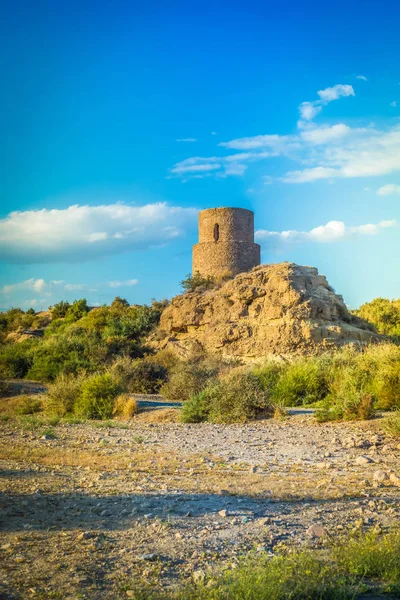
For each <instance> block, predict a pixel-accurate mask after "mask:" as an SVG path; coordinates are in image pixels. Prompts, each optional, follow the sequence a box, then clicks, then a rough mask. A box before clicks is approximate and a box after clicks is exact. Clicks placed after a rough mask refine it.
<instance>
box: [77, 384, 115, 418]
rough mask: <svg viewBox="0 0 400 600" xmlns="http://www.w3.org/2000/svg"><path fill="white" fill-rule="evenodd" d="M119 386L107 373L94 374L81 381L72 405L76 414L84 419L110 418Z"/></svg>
mask: <svg viewBox="0 0 400 600" xmlns="http://www.w3.org/2000/svg"><path fill="white" fill-rule="evenodd" d="M120 392H121V389H120V387H119V386H118V384H117V383H116V382H115V381H114V379H113V378H112V377H111V375H110V374H109V373H104V374H95V375H92V376H91V377H88V378H87V379H86V380H85V381H83V383H82V386H81V392H80V395H79V398H78V399H77V401H76V403H75V405H74V412H75V414H76V416H78V417H83V418H86V419H111V418H112V416H113V412H114V405H115V399H116V398H117V396H118V394H119V393H120Z"/></svg>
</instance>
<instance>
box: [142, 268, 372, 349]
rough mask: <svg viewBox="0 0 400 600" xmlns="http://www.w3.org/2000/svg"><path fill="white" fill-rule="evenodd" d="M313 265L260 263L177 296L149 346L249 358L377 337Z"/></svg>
mask: <svg viewBox="0 0 400 600" xmlns="http://www.w3.org/2000/svg"><path fill="white" fill-rule="evenodd" d="M379 339H381V336H379V335H377V334H375V333H373V332H372V331H371V330H370V329H369V326H368V324H367V323H366V322H365V321H362V320H361V319H359V318H357V317H355V316H353V315H351V314H350V313H349V311H348V310H347V308H346V306H345V304H344V302H343V298H342V297H341V296H339V295H337V294H335V292H334V290H333V289H332V288H331V287H330V285H329V284H328V282H327V280H326V278H325V277H324V276H323V275H319V273H318V270H317V269H316V268H314V267H303V266H298V265H295V264H292V263H281V264H277V265H261V266H259V267H255V268H254V269H253V270H252V271H250V272H247V273H240V274H239V275H237V276H236V277H234V278H233V279H231V280H229V281H227V282H225V283H224V284H222V285H221V286H220V287H218V288H214V289H211V290H200V289H199V290H196V291H194V292H186V293H185V294H182V295H180V296H176V297H175V298H173V300H172V301H171V303H170V305H169V306H168V307H167V308H166V309H165V310H164V312H163V314H162V316H161V321H160V326H159V329H158V332H157V334H156V335H155V336H154V337H153V339H152V344H153V346H155V347H157V348H159V349H161V348H169V349H171V350H174V351H175V352H177V353H178V354H180V355H182V356H185V355H187V354H189V353H190V352H192V351H193V350H196V349H201V348H203V349H204V350H206V351H207V352H210V353H213V354H219V355H222V356H225V357H238V358H241V359H244V360H253V359H257V358H260V357H263V356H266V355H271V354H275V355H291V354H300V353H303V354H304V353H315V352H318V351H320V350H323V349H326V348H329V347H332V346H341V345H343V344H347V343H351V342H355V343H364V342H368V341H372V340H379Z"/></svg>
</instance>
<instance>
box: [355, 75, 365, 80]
mask: <svg viewBox="0 0 400 600" xmlns="http://www.w3.org/2000/svg"><path fill="white" fill-rule="evenodd" d="M356 79H360V80H361V81H368V79H367V78H366V77H365V75H356Z"/></svg>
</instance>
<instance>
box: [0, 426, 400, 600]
mask: <svg viewBox="0 0 400 600" xmlns="http://www.w3.org/2000/svg"><path fill="white" fill-rule="evenodd" d="M380 421H381V420H380V419H376V420H374V421H370V422H364V423H354V424H343V423H341V424H323V425H321V424H317V423H316V422H315V420H314V419H313V417H312V415H309V414H297V415H293V416H290V417H289V418H287V419H283V420H275V419H271V420H269V421H262V422H258V423H256V424H249V425H226V426H221V425H211V424H198V425H182V424H178V423H158V424H157V423H146V422H140V421H137V422H135V421H134V422H132V423H130V424H129V425H122V424H121V425H120V426H113V427H99V426H95V424H91V425H88V424H75V425H72V424H69V425H57V426H56V427H53V428H51V427H50V428H48V427H47V428H46V431H43V427H42V428H37V427H32V428H29V426H27V425H26V424H25V425H24V426H23V425H22V424H21V423H19V422H17V421H12V420H11V421H8V422H3V423H1V424H0V427H1V430H0V459H1V461H0V462H1V464H0V467H1V472H0V486H1V489H0V530H1V542H0V598H4V599H11V598H21V599H22V598H62V599H65V598H67V599H69V598H71V599H72V598H88V599H97V598H105V599H114V598H129V597H135V590H137V589H138V588H139V587H146V586H148V587H149V588H150V589H151V588H153V589H154V588H156V587H157V588H161V587H169V586H175V585H179V584H180V583H182V581H188V580H193V579H194V580H199V579H202V578H204V577H206V578H207V577H208V576H209V574H210V573H212V571H213V569H215V568H218V567H219V566H221V565H235V564H236V563H237V561H238V559H239V558H240V556H241V555H243V554H246V553H247V552H248V551H249V550H254V551H255V552H259V551H267V552H271V553H273V552H274V551H276V549H277V548H279V547H281V546H282V545H286V546H287V545H294V546H300V545H304V546H312V547H314V546H321V547H323V546H326V545H328V544H330V543H332V539H334V538H335V536H337V535H348V533H349V531H350V532H353V531H359V530H367V529H370V528H373V529H378V530H382V531H386V530H388V529H389V528H390V527H393V526H395V525H399V523H400V506H399V502H398V500H399V494H400V487H399V485H400V480H399V476H400V453H399V448H400V446H399V440H395V439H393V438H390V437H389V436H386V435H385V434H384V433H382V428H381V423H380ZM114 425H115V424H114ZM314 525H320V526H322V528H323V532H324V533H323V534H322V535H321V528H318V527H313V526H314Z"/></svg>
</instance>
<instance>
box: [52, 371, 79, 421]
mask: <svg viewBox="0 0 400 600" xmlns="http://www.w3.org/2000/svg"><path fill="white" fill-rule="evenodd" d="M83 381H84V379H83V377H82V376H79V375H67V374H65V373H60V375H58V377H57V378H56V379H55V381H54V383H51V384H50V385H49V386H48V392H47V399H46V406H45V410H46V412H47V413H48V414H50V415H55V416H57V417H65V416H67V415H70V414H72V413H73V412H74V407H75V403H76V401H77V400H78V398H79V396H80V394H81V388H82V383H83Z"/></svg>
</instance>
